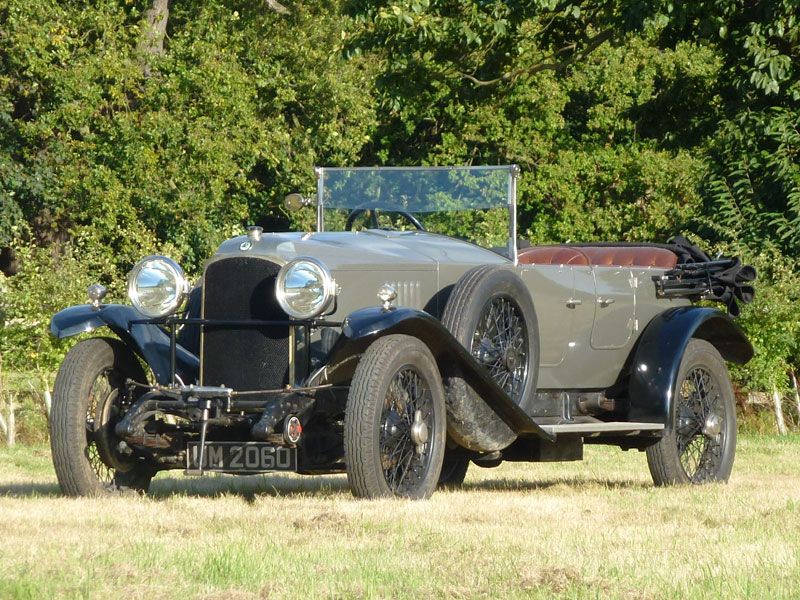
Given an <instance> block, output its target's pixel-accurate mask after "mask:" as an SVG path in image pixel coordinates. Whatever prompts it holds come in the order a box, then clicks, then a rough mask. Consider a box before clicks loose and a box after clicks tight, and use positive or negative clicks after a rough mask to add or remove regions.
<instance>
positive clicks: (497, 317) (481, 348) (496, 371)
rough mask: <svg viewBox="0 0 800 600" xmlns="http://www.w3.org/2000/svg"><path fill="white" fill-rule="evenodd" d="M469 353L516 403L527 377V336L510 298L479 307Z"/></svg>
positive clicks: (498, 298) (492, 301)
mask: <svg viewBox="0 0 800 600" xmlns="http://www.w3.org/2000/svg"><path fill="white" fill-rule="evenodd" d="M470 351H471V352H472V355H473V356H474V357H475V358H476V359H477V360H478V362H480V363H481V364H482V365H483V366H484V367H486V369H487V370H488V371H489V374H490V375H491V377H492V379H494V381H495V383H497V385H499V386H500V387H501V388H502V389H503V391H504V392H505V393H506V394H508V395H509V396H510V397H511V398H512V399H514V401H516V402H517V403H519V400H520V397H521V395H522V392H523V390H524V389H525V382H526V378H527V375H528V352H529V350H528V334H527V332H526V330H525V320H524V318H523V317H522V312H521V310H520V308H519V306H517V304H516V303H515V302H514V301H513V300H512V299H511V298H510V297H508V296H497V297H495V298H492V299H490V300H489V301H488V302H487V303H486V305H485V306H484V307H483V310H482V311H481V314H480V316H479V317H478V326H477V327H476V328H475V333H474V334H473V336H472V346H471V348H470Z"/></svg>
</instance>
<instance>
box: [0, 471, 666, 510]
mask: <svg viewBox="0 0 800 600" xmlns="http://www.w3.org/2000/svg"><path fill="white" fill-rule="evenodd" d="M559 486H560V487H564V488H573V489H575V490H576V491H577V490H578V489H587V488H591V489H598V488H600V489H612V490H613V489H620V490H624V489H633V490H635V489H646V488H650V487H651V486H652V484H651V483H649V482H643V481H635V480H608V479H592V478H581V477H565V478H557V479H544V480H542V479H540V480H536V479H522V478H503V477H499V478H497V479H485V480H482V481H468V482H466V483H465V484H464V485H463V486H461V488H459V489H461V490H463V491H465V492H469V491H484V492H536V491H542V490H547V489H552V488H555V487H559ZM342 494H347V495H349V494H350V488H349V486H348V484H347V478H346V477H345V476H344V475H314V476H297V475H285V474H272V475H251V476H244V477H239V476H231V475H206V476H205V477H202V478H194V477H183V476H180V475H178V476H175V475H169V474H167V473H164V474H162V475H160V476H158V477H156V478H155V479H154V480H153V483H152V484H151V486H150V491H149V492H148V497H150V498H152V499H154V500H165V499H168V498H173V497H175V496H185V497H198V498H218V497H221V496H239V497H241V498H242V499H243V500H244V501H245V502H248V503H252V502H254V501H255V500H256V499H257V498H259V497H265V496H271V497H292V496H317V497H326V496H338V495H342ZM4 496H5V497H14V498H37V497H54V496H61V490H60V489H59V487H58V484H56V483H55V482H54V483H42V482H30V483H11V484H0V497H4Z"/></svg>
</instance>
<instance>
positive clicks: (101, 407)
mask: <svg viewBox="0 0 800 600" xmlns="http://www.w3.org/2000/svg"><path fill="white" fill-rule="evenodd" d="M122 379H123V378H122V377H121V376H120V374H119V373H117V372H115V371H114V370H113V369H104V370H103V371H102V372H101V373H100V374H99V375H98V376H97V379H95V381H94V383H93V384H92V387H91V389H90V390H89V401H88V404H87V406H86V449H85V454H86V459H87V460H88V461H89V465H90V467H91V469H92V471H93V472H94V474H95V476H96V477H97V480H98V481H99V482H100V483H101V484H102V485H103V486H105V487H108V488H109V489H111V488H113V486H114V480H115V477H116V475H117V471H118V464H114V463H115V462H116V461H115V460H114V459H113V456H114V454H115V449H114V448H110V447H109V436H108V430H109V428H113V425H114V422H115V421H116V419H113V420H111V419H110V418H109V417H110V416H111V415H114V416H116V415H117V414H118V413H119V401H120V399H121V398H122V397H123V396H124V394H123V393H121V390H120V385H121V381H122ZM109 463H111V464H109Z"/></svg>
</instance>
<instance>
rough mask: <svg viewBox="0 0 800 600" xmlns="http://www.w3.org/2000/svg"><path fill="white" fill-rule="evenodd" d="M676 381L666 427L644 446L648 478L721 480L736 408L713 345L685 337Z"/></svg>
mask: <svg viewBox="0 0 800 600" xmlns="http://www.w3.org/2000/svg"><path fill="white" fill-rule="evenodd" d="M677 382H678V385H677V389H676V390H675V396H674V401H673V419H674V420H673V423H672V427H671V431H670V430H668V432H667V434H666V435H665V436H664V437H663V438H662V439H661V440H660V441H659V442H658V443H656V444H655V445H653V446H651V447H649V448H648V449H647V463H648V466H649V467H650V473H651V474H652V476H653V481H654V482H655V483H656V485H672V484H676V483H693V484H701V483H708V482H712V481H727V480H728V477H729V476H730V473H731V469H732V467H733V459H734V455H735V452H736V410H735V404H734V395H733V387H732V386H731V383H730V378H729V376H728V370H727V368H726V367H725V363H724V362H723V360H722V357H721V356H720V354H719V352H718V351H717V349H716V348H714V346H712V345H711V344H709V343H708V342H706V341H704V340H698V339H693V340H691V341H690V343H689V345H688V346H687V348H686V350H685V352H684V356H683V359H682V360H681V367H680V371H679V374H678V379H677Z"/></svg>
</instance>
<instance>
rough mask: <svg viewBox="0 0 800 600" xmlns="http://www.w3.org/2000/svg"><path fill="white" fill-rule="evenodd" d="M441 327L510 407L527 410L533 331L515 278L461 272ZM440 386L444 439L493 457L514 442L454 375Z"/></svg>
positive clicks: (505, 273) (535, 346)
mask: <svg viewBox="0 0 800 600" xmlns="http://www.w3.org/2000/svg"><path fill="white" fill-rule="evenodd" d="M442 323H443V324H444V326H445V327H447V329H448V330H449V331H450V333H452V334H453V336H454V337H455V338H456V339H457V340H458V341H459V342H460V343H461V345H462V346H464V347H465V348H466V349H467V350H469V352H470V353H471V354H472V356H473V357H474V358H475V359H476V360H477V361H478V362H479V363H480V364H481V365H483V366H484V367H485V368H486V370H487V372H488V373H489V376H490V377H491V378H492V379H494V381H495V383H497V385H498V386H500V387H501V388H502V389H503V390H504V391H505V392H506V394H508V395H509V396H510V397H511V399H512V400H514V402H516V403H517V404H519V405H520V406H521V407H522V409H523V410H525V411H528V410H529V409H530V408H531V405H532V403H533V400H534V396H535V394H536V381H537V377H538V371H539V328H538V324H537V321H536V311H535V309H534V306H533V300H532V299H531V296H530V294H529V293H528V290H527V288H526V287H525V284H524V283H523V282H522V280H521V279H520V278H519V277H518V276H517V275H516V273H514V272H513V271H510V270H508V269H504V268H498V267H496V266H493V265H486V266H482V267H476V268H474V269H471V270H470V271H467V272H466V273H465V274H464V275H463V276H462V277H461V279H459V280H458V282H457V283H456V285H455V287H454V288H453V291H452V293H451V294H450V298H449V299H448V301H447V306H446V307H445V310H444V314H443V315H442ZM444 383H445V399H446V403H447V415H448V433H449V434H450V436H451V437H452V438H453V440H455V441H456V442H457V443H458V444H459V445H461V446H463V447H465V448H468V449H470V450H475V451H478V452H495V451H497V450H502V449H503V448H505V447H506V446H508V445H509V444H510V443H511V442H513V441H514V439H515V438H516V436H515V435H514V432H512V431H511V429H509V427H508V426H507V425H506V424H505V423H503V421H501V420H500V418H499V417H498V416H497V415H496V414H495V413H494V411H493V410H492V409H491V408H489V407H488V406H487V405H486V403H485V402H484V401H483V400H482V399H481V397H480V396H479V395H478V393H477V392H475V390H473V389H472V388H471V387H470V386H469V385H468V384H467V382H466V381H465V380H464V379H463V378H462V377H461V376H460V375H459V374H458V373H453V374H452V375H451V376H449V377H447V378H446V379H445V382H444Z"/></svg>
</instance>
